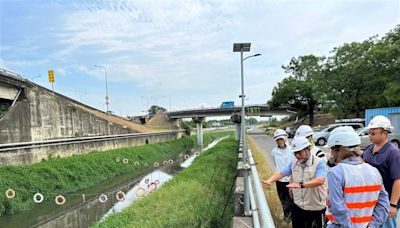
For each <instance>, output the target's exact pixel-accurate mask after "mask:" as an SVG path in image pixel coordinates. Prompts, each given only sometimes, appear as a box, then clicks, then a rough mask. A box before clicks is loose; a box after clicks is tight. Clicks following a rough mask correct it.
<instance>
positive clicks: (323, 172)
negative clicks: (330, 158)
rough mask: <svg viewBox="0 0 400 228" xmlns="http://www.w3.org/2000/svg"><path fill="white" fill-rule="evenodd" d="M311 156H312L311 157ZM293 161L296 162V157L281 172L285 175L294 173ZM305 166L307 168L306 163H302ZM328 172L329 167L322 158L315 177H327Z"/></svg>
mask: <svg viewBox="0 0 400 228" xmlns="http://www.w3.org/2000/svg"><path fill="white" fill-rule="evenodd" d="M310 158H311V157H310ZM310 158H309V159H310ZM293 162H296V159H294V160H292V161H291V162H290V163H289V165H288V166H286V167H285V168H284V169H283V170H282V171H281V172H282V173H283V175H285V176H290V175H292V164H293ZM302 167H303V168H305V164H304V166H303V165H302ZM327 173H328V167H327V166H326V163H325V161H324V160H323V159H321V160H320V161H319V163H318V165H317V170H316V171H315V178H317V177H324V178H326V174H327Z"/></svg>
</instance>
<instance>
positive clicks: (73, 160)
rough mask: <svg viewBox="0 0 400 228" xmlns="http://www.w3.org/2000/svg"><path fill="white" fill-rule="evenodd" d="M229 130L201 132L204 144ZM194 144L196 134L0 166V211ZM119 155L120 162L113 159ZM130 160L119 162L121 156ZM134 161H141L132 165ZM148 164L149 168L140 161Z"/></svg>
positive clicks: (6, 211) (119, 172) (173, 154)
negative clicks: (8, 195) (11, 191)
mask: <svg viewBox="0 0 400 228" xmlns="http://www.w3.org/2000/svg"><path fill="white" fill-rule="evenodd" d="M227 134H232V133H230V132H215V133H209V134H205V135H204V139H203V140H204V144H205V145H207V144H208V143H210V142H212V141H213V140H214V139H216V138H218V137H221V136H223V135H227ZM194 145H196V136H190V137H183V138H181V139H179V140H173V141H168V142H162V143H156V144H148V145H143V146H136V147H130V148H120V149H114V150H109V151H103V152H97V151H94V152H91V153H88V154H84V155H75V156H71V157H67V158H53V159H50V160H47V161H43V162H40V163H36V164H33V165H19V166H1V167H0V192H1V194H0V202H1V204H0V215H3V214H14V213H18V212H20V211H24V210H29V209H31V208H32V207H33V206H34V202H33V200H32V197H33V195H34V194H35V193H37V192H40V193H42V194H43V195H44V198H45V199H46V200H50V199H54V197H55V196H56V195H59V194H62V195H66V194H68V193H73V192H76V191H79V190H81V189H86V188H88V187H91V186H96V185H98V184H100V183H102V182H104V181H106V180H108V179H110V178H113V177H116V176H118V175H122V174H125V173H128V172H136V173H137V174H138V175H140V174H142V173H144V172H146V171H147V170H148V169H150V168H151V164H153V163H154V162H156V161H157V162H159V163H160V164H162V161H163V160H168V159H173V158H175V157H177V156H178V155H179V154H180V153H182V152H185V151H188V150H191V149H192V148H193V146H194ZM117 158H120V162H117V161H116V159H117ZM124 158H126V159H128V161H129V163H128V164H124V163H122V159H124ZM134 161H138V162H140V164H141V165H139V166H135V165H133V162H134ZM144 163H148V164H150V165H149V167H148V168H146V167H144V166H143V164H144ZM8 188H12V189H14V190H15V192H16V195H15V198H13V199H7V198H6V197H5V194H4V192H5V191H6V190H7V189H8Z"/></svg>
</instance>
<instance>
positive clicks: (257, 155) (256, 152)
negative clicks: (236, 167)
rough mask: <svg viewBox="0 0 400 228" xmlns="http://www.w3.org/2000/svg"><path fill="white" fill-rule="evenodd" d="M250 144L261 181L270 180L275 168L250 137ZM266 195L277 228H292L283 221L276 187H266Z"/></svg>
mask: <svg viewBox="0 0 400 228" xmlns="http://www.w3.org/2000/svg"><path fill="white" fill-rule="evenodd" d="M248 142H249V147H250V149H251V152H252V153H253V157H254V160H255V162H256V167H257V171H258V175H259V176H260V179H261V180H266V179H268V178H269V177H271V176H272V175H273V174H274V172H275V169H274V167H273V166H272V165H271V164H269V163H268V161H267V159H266V157H265V156H264V153H263V152H262V150H261V149H260V148H259V147H258V146H257V145H256V144H255V143H254V142H253V140H252V139H251V138H250V137H248ZM264 194H265V197H266V199H267V202H268V206H269V208H270V211H271V215H272V218H273V220H274V223H275V227H279V228H281V227H282V228H289V227H291V226H290V225H289V224H287V223H286V222H285V221H284V220H283V210H282V205H281V201H280V200H279V196H278V193H277V191H276V186H275V185H272V186H271V187H270V188H267V187H265V185H264Z"/></svg>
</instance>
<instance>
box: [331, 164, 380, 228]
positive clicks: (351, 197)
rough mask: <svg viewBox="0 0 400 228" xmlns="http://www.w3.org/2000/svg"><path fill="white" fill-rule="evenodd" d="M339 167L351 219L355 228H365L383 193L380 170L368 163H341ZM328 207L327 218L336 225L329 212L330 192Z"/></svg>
mask: <svg viewBox="0 0 400 228" xmlns="http://www.w3.org/2000/svg"><path fill="white" fill-rule="evenodd" d="M338 166H340V168H341V169H342V170H343V174H344V182H345V186H344V188H343V196H344V201H345V204H346V207H347V208H348V209H349V211H348V212H349V213H348V214H349V215H350V218H349V219H350V221H351V223H353V224H354V226H355V227H365V226H366V225H368V223H369V222H371V221H372V213H373V210H374V207H375V205H376V204H377V203H378V197H379V193H380V191H381V186H382V177H381V176H380V174H379V172H378V170H376V169H375V168H374V167H372V166H370V165H369V164H366V163H362V164H358V165H351V164H346V163H340V164H339V165H338ZM328 181H329V180H328ZM327 205H328V208H327V211H326V217H327V218H328V219H329V220H330V221H332V222H333V223H335V222H336V220H335V218H334V216H333V215H332V213H330V211H329V209H330V208H331V206H330V201H329V190H328V199H327Z"/></svg>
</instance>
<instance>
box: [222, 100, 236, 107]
mask: <svg viewBox="0 0 400 228" xmlns="http://www.w3.org/2000/svg"><path fill="white" fill-rule="evenodd" d="M220 107H221V108H233V107H235V102H234V101H223V102H222V104H221V106H220Z"/></svg>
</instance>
